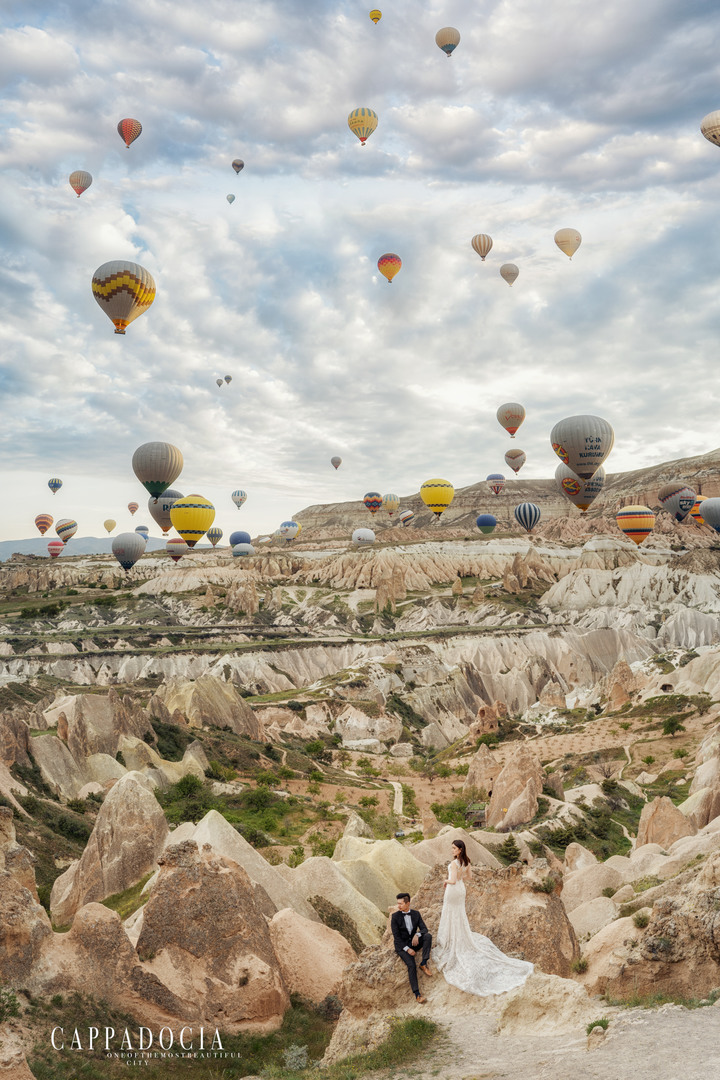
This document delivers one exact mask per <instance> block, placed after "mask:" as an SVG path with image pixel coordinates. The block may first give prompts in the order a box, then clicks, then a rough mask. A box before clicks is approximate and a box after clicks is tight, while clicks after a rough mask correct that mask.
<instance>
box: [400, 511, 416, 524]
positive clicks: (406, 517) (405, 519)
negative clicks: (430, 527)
mask: <svg viewBox="0 0 720 1080" xmlns="http://www.w3.org/2000/svg"><path fill="white" fill-rule="evenodd" d="M414 517H415V514H414V513H413V511H412V510H403V512H402V514H400V521H402V523H403V525H406V526H407V525H409V524H410V522H411V521H412V519H413V518H414Z"/></svg>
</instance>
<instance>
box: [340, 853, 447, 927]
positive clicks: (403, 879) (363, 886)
mask: <svg viewBox="0 0 720 1080" xmlns="http://www.w3.org/2000/svg"><path fill="white" fill-rule="evenodd" d="M333 862H335V863H336V865H337V867H338V869H339V870H341V871H342V873H343V874H344V875H345V877H346V878H347V879H348V881H349V882H350V883H351V885H353V886H354V887H355V888H356V889H357V890H358V892H361V893H362V894H363V896H366V897H367V898H368V900H370V901H372V903H373V904H374V905H375V906H376V907H377V908H379V909H380V910H381V911H383V912H386V911H388V909H389V908H392V909H393V910H394V908H395V906H396V903H397V901H396V899H395V898H396V896H397V894H398V893H399V892H409V893H413V892H414V891H415V890H416V889H417V887H418V886H419V884H420V882H421V881H422V880H423V878H424V877H425V875H426V873H427V871H428V868H427V866H426V865H425V863H422V862H420V860H419V859H416V858H415V857H414V855H412V854H411V852H410V851H409V850H408V849H407V848H405V847H403V846H402V844H399V843H398V842H397V840H365V839H363V838H361V837H353V836H344V837H342V839H340V840H339V841H338V843H337V844H336V846H335V851H334V853H333Z"/></svg>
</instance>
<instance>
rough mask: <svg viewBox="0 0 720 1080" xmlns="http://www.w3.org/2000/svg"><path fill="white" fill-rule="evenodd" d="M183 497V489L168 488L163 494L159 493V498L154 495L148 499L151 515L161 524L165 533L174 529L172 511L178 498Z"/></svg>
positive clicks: (156, 522)
mask: <svg viewBox="0 0 720 1080" xmlns="http://www.w3.org/2000/svg"><path fill="white" fill-rule="evenodd" d="M182 497H183V494H182V491H175V490H174V488H166V489H165V491H163V493H162V495H158V497H157V499H154V498H153V496H152V495H151V496H150V498H149V499H148V510H149V511H150V516H151V517H152V519H153V521H154V522H155V524H156V525H159V526H160V528H161V529H162V531H163V532H164V533H169V532H170V530H171V529H172V520H171V519H170V511H171V510H172V508H173V506H174V504H175V503H176V502H177V501H178V499H182Z"/></svg>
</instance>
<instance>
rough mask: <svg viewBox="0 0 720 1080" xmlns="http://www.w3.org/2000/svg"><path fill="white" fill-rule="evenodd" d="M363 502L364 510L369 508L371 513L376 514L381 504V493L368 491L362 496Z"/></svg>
mask: <svg viewBox="0 0 720 1080" xmlns="http://www.w3.org/2000/svg"><path fill="white" fill-rule="evenodd" d="M363 502H364V503H365V508H366V510H369V511H370V513H371V514H377V512H378V510H379V509H380V507H381V506H382V504H383V500H382V495H381V494H380V492H379V491H368V493H367V494H366V495H365V496H364V497H363Z"/></svg>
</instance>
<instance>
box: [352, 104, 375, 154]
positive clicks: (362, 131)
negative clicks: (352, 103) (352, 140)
mask: <svg viewBox="0 0 720 1080" xmlns="http://www.w3.org/2000/svg"><path fill="white" fill-rule="evenodd" d="M377 126H378V117H377V113H376V112H373V110H372V109H366V108H360V109H353V111H352V112H351V113H350V115H349V116H348V127H349V128H350V130H351V131H352V132H353V133H354V134H355V135H357V137H358V139H359V140H360V142H361V143H362V145H363V146H364V145H365V142H366V141H367V139H369V138H370V136H371V135H372V133H373V131H374V130H375V128H376V127H377Z"/></svg>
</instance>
